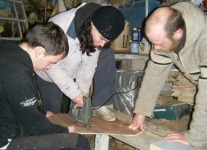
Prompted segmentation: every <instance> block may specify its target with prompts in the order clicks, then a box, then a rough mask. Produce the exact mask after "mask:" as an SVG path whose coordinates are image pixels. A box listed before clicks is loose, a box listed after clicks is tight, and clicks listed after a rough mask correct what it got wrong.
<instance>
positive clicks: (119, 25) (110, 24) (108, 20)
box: [92, 6, 125, 41]
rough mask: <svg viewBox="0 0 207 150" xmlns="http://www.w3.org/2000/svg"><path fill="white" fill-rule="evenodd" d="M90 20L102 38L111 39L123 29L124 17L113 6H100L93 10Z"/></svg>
mask: <svg viewBox="0 0 207 150" xmlns="http://www.w3.org/2000/svg"><path fill="white" fill-rule="evenodd" d="M92 22H93V24H94V26H95V27H96V29H97V30H98V31H99V33H100V34H101V35H102V36H103V37H104V38H106V39H107V40H109V41H113V40H115V39H116V38H117V37H118V36H119V34H120V33H121V32H122V31H123V29H124V22H125V19H124V16H123V15H122V13H121V12H120V11H119V10H118V9H116V8H115V7H113V6H102V7H100V8H99V9H97V10H96V11H95V12H94V14H93V16H92Z"/></svg>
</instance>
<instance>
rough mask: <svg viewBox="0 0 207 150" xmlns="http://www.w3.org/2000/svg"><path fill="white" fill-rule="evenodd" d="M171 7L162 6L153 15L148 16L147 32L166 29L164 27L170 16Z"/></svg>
mask: <svg viewBox="0 0 207 150" xmlns="http://www.w3.org/2000/svg"><path fill="white" fill-rule="evenodd" d="M170 13H171V9H170V7H160V8H158V9H157V10H155V11H154V12H153V13H152V15H151V16H150V17H149V18H148V20H147V22H146V25H145V33H146V34H147V33H149V32H151V31H152V30H163V31H164V30H165V29H164V27H165V25H166V23H167V20H168V18H169V16H170Z"/></svg>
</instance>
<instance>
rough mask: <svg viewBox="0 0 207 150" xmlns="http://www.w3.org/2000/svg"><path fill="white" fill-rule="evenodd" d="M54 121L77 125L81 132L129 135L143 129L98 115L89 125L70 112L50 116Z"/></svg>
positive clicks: (65, 124)
mask: <svg viewBox="0 0 207 150" xmlns="http://www.w3.org/2000/svg"><path fill="white" fill-rule="evenodd" d="M48 119H49V120H50V121H51V122H52V123H54V124H57V125H62V126H65V127H68V126H75V128H76V131H75V132H77V133H81V134H106V135H129V136H133V135H136V134H138V133H140V132H141V130H139V129H137V130H134V131H133V130H130V129H128V126H129V124H127V123H125V122H122V121H115V122H107V121H104V120H102V119H99V118H97V117H92V118H91V120H90V122H89V125H88V126H86V125H83V124H80V123H77V122H76V121H75V120H73V119H72V118H70V116H69V115H68V114H62V113H61V114H55V115H53V116H52V117H50V118H48Z"/></svg>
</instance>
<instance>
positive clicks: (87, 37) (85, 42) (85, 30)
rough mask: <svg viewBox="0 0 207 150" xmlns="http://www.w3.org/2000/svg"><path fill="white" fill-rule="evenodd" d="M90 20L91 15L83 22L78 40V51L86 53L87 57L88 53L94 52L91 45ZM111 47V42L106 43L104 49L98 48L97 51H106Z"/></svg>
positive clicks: (93, 47)
mask: <svg viewBox="0 0 207 150" xmlns="http://www.w3.org/2000/svg"><path fill="white" fill-rule="evenodd" d="M91 18H92V15H91V16H90V17H89V18H88V19H87V20H86V21H85V22H84V24H83V27H82V32H81V38H80V49H81V50H82V52H83V53H84V52H86V53H87V55H88V56H89V55H90V53H93V52H95V46H94V45H93V44H94V43H93V37H92V34H91V29H92V27H91ZM110 46H111V42H110V41H109V42H106V44H105V45H104V47H102V48H101V47H99V48H98V49H108V48H109V47H110Z"/></svg>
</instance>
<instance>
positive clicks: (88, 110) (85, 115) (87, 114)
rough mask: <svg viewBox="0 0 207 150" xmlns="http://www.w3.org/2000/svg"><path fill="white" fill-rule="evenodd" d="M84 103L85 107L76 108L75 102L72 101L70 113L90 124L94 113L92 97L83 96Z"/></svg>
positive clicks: (72, 116) (80, 120) (78, 119)
mask: <svg viewBox="0 0 207 150" xmlns="http://www.w3.org/2000/svg"><path fill="white" fill-rule="evenodd" d="M83 103H84V106H83V107H77V108H74V106H75V102H73V101H71V102H70V107H69V112H68V114H69V116H70V117H71V118H73V119H75V120H76V121H77V122H79V123H83V124H88V123H89V121H90V118H91V115H92V105H91V99H90V98H89V97H83Z"/></svg>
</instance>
